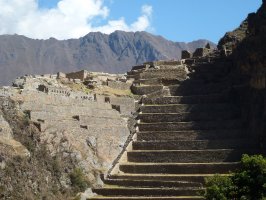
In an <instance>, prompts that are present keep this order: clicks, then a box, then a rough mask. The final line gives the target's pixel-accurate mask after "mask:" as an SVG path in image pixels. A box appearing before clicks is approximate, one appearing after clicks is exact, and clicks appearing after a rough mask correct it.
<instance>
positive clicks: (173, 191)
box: [92, 186, 202, 197]
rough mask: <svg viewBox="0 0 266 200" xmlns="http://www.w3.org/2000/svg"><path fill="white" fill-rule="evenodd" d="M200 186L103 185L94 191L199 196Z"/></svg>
mask: <svg viewBox="0 0 266 200" xmlns="http://www.w3.org/2000/svg"><path fill="white" fill-rule="evenodd" d="M201 190H202V189H200V188H194V187H191V188H159V187H158V188H155V187H154V188H141V187H140V188H137V187H136V188H130V187H115V186H114V187H112V186H109V187H103V188H94V189H92V191H93V192H95V193H97V194H98V195H103V196H152V197H156V196H157V197H159V196H180V195H181V196H197V195H198V192H200V191H201Z"/></svg>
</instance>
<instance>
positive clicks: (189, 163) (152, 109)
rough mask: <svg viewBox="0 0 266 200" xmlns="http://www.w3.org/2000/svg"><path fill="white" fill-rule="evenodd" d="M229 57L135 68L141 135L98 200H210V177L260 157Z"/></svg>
mask: <svg viewBox="0 0 266 200" xmlns="http://www.w3.org/2000/svg"><path fill="white" fill-rule="evenodd" d="M224 53H225V52H224V51H223V50H215V51H211V52H209V53H208V55H205V56H203V57H192V58H188V59H183V60H181V61H168V62H166V61H161V62H153V63H145V64H144V65H142V66H136V67H133V68H132V71H130V72H129V73H128V78H129V79H133V80H134V81H133V86H132V91H133V92H134V93H135V94H139V95H143V96H142V98H141V100H140V102H139V110H138V112H139V113H138V117H137V119H138V123H137V124H136V134H135V135H134V136H133V138H132V142H131V143H130V144H129V145H128V146H127V148H126V150H125V152H124V154H123V155H122V157H121V159H120V160H119V162H118V164H117V165H116V166H115V167H114V168H113V169H112V171H111V173H110V174H108V175H107V176H106V177H105V179H104V182H105V185H104V186H103V187H101V188H94V189H93V192H95V193H97V195H95V196H94V197H92V198H90V199H94V200H96V199H98V200H100V199H139V200H141V199H189V200H194V199H203V197H201V196H200V191H202V190H203V189H204V178H205V177H210V176H213V175H214V174H216V173H219V174H224V175H228V174H229V173H230V172H231V171H234V170H235V169H237V168H238V167H239V161H240V158H241V156H242V154H244V153H247V154H255V153H258V152H259V149H258V143H257V142H255V141H256V140H255V139H251V136H249V135H248V134H247V132H246V130H245V129H244V127H245V126H244V124H243V120H242V113H241V107H240V106H239V103H238V102H236V99H234V94H233V91H234V90H235V88H239V87H242V85H238V84H236V83H235V82H234V81H232V80H231V78H230V77H231V76H230V75H229V73H230V69H231V67H232V60H231V59H230V57H226V56H225V55H224ZM253 141H254V142H253Z"/></svg>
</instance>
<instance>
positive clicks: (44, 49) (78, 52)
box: [0, 31, 215, 85]
mask: <svg viewBox="0 0 266 200" xmlns="http://www.w3.org/2000/svg"><path fill="white" fill-rule="evenodd" d="M207 42H209V41H207V40H197V41H193V42H189V43H184V42H172V41H169V40H166V39H165V38H163V37H161V36H155V35H152V34H150V33H147V32H135V33H134V32H123V31H115V32H114V33H111V34H110V35H107V34H103V33H100V32H92V33H89V34H87V35H86V36H84V37H81V38H79V39H69V40H56V39H54V38H50V39H48V40H34V39H30V38H27V37H25V36H20V35H1V36H0V71H1V73H0V85H8V84H11V82H12V80H14V79H15V78H16V77H18V76H22V75H25V74H46V73H48V74H50V73H56V72H58V71H63V72H71V71H76V70H80V69H87V70H89V71H102V72H109V73H125V72H127V71H128V70H129V69H131V67H132V66H133V65H136V64H141V63H143V62H146V61H155V60H165V59H166V60H169V59H179V58H180V52H181V50H183V49H186V50H190V51H194V50H195V49H196V48H198V47H202V46H204V45H205V44H206V43H207ZM211 45H212V46H213V47H215V44H214V43H211Z"/></svg>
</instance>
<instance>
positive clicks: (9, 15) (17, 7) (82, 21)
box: [0, 0, 152, 39]
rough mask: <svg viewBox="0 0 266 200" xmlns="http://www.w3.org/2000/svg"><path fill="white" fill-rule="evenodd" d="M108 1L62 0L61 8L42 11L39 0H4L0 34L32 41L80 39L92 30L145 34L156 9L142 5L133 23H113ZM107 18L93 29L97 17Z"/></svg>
mask: <svg viewBox="0 0 266 200" xmlns="http://www.w3.org/2000/svg"><path fill="white" fill-rule="evenodd" d="M103 1H104V0H60V1H59V2H58V4H57V7H55V8H52V9H40V8H39V7H38V3H37V0H0V34H15V33H16V34H21V35H25V36H28V37H31V38H38V39H47V38H50V37H55V38H58V39H68V38H79V37H82V36H84V35H86V34H87V33H89V32H91V31H101V32H103V33H111V32H113V31H115V30H124V31H144V30H147V29H149V28H150V26H151V16H152V7H151V6H149V5H144V6H142V14H141V16H139V17H138V19H136V21H135V22H133V23H132V24H127V23H126V21H125V19H124V18H123V17H121V18H120V19H117V20H109V21H108V15H109V12H110V11H109V9H108V8H107V7H106V6H104V3H103ZM96 17H97V18H99V17H100V18H101V19H107V24H105V25H103V26H96V27H95V26H93V25H92V24H93V20H94V19H95V18H96Z"/></svg>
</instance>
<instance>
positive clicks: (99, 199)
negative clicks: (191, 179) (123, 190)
mask: <svg viewBox="0 0 266 200" xmlns="http://www.w3.org/2000/svg"><path fill="white" fill-rule="evenodd" d="M89 199H91V200H107V199H108V200H115V199H118V200H130V199H132V200H134V199H137V200H147V199H148V200H153V199H155V200H164V199H177V200H183V199H185V200H204V198H203V197H201V196H176V197H175V196H172V197H167V196H164V197H154V196H137V197H134V196H130V197H129V196H118V197H111V196H109V197H108V196H105V197H104V196H96V197H91V198H88V200H89Z"/></svg>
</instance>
